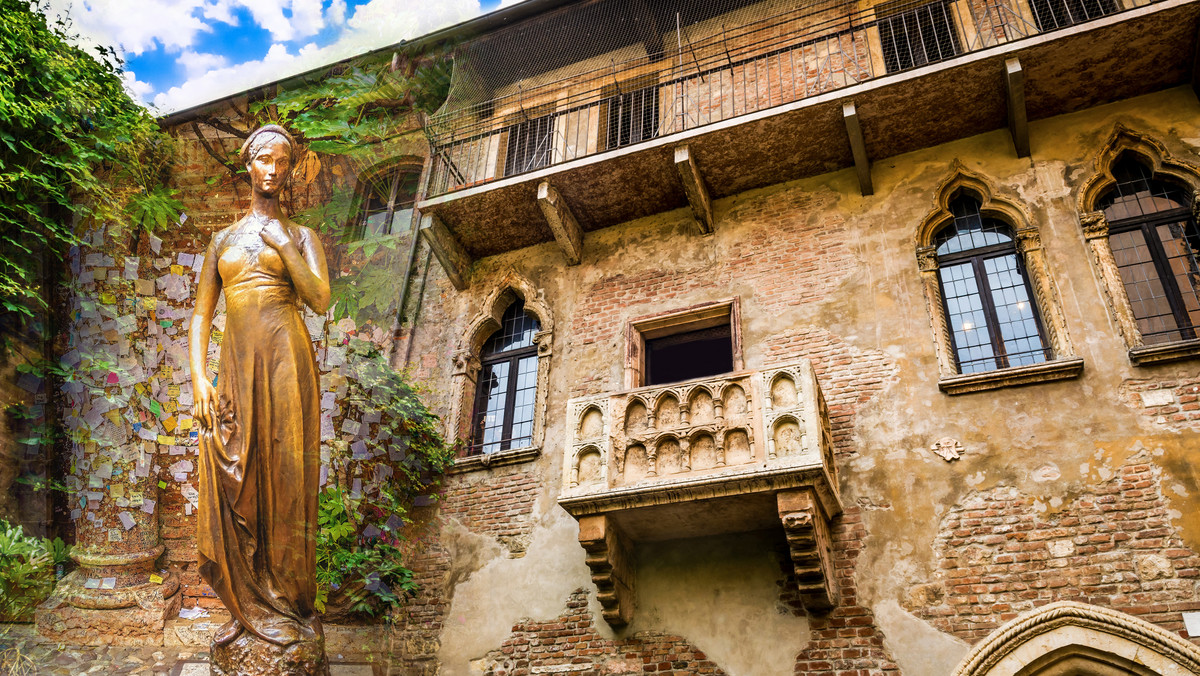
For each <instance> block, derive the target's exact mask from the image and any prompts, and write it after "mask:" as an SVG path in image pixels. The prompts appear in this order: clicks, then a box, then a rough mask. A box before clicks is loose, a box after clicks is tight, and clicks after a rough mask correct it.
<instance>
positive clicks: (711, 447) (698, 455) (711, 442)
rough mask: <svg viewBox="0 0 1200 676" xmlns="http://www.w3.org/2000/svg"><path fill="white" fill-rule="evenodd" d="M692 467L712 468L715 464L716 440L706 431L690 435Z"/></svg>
mask: <svg viewBox="0 0 1200 676" xmlns="http://www.w3.org/2000/svg"><path fill="white" fill-rule="evenodd" d="M691 452H692V469H712V468H713V467H716V466H717V460H718V458H717V442H716V440H715V439H713V436H712V435H711V434H708V433H702V434H697V435H696V436H694V437H692V444H691Z"/></svg>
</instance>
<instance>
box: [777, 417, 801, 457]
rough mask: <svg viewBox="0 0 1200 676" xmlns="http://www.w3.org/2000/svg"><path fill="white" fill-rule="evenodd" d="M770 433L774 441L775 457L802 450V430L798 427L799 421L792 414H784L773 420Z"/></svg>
mask: <svg viewBox="0 0 1200 676" xmlns="http://www.w3.org/2000/svg"><path fill="white" fill-rule="evenodd" d="M771 435H772V439H773V440H774V442H775V455H776V457H780V458H784V457H787V456H792V455H800V454H801V453H802V452H804V432H803V430H802V429H801V428H800V422H799V421H798V420H796V419H795V418H793V417H792V416H790V415H789V416H784V417H782V418H780V419H779V420H777V421H775V427H774V429H773V430H772V432H771Z"/></svg>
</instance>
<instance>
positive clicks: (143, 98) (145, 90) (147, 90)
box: [121, 70, 154, 104]
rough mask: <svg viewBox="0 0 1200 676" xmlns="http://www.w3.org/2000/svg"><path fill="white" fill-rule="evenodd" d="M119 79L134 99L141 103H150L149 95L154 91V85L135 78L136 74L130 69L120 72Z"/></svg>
mask: <svg viewBox="0 0 1200 676" xmlns="http://www.w3.org/2000/svg"><path fill="white" fill-rule="evenodd" d="M121 81H122V82H123V83H124V85H125V91H127V92H129V95H130V96H132V97H133V99H134V100H135V101H138V102H140V103H142V104H149V103H150V95H151V94H153V93H154V87H153V86H151V85H150V83H148V82H142V81H141V80H139V79H137V75H136V74H134V72H133V71H132V70H127V71H125V72H123V73H121Z"/></svg>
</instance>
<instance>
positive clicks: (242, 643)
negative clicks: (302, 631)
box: [209, 631, 329, 676]
mask: <svg viewBox="0 0 1200 676" xmlns="http://www.w3.org/2000/svg"><path fill="white" fill-rule="evenodd" d="M209 656H210V659H211V661H212V676H329V661H328V660H327V659H326V658H325V637H324V636H321V637H320V638H317V639H314V640H308V641H298V642H296V643H293V644H291V645H289V646H279V645H275V644H274V643H271V642H269V641H264V640H262V639H261V638H259V637H257V636H255V635H254V634H251V633H250V632H248V631H243V632H242V633H241V634H240V635H239V636H238V637H237V638H236V639H234V640H233V641H231V642H229V643H226V644H224V645H217V644H216V643H213V646H212V650H211V651H210V653H209Z"/></svg>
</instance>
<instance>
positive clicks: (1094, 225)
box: [1079, 211, 1108, 239]
mask: <svg viewBox="0 0 1200 676" xmlns="http://www.w3.org/2000/svg"><path fill="white" fill-rule="evenodd" d="M1079 223H1080V225H1081V226H1082V227H1083V238H1084V239H1098V238H1100V237H1108V219H1106V218H1105V217H1104V213H1103V212H1100V211H1092V212H1089V213H1086V214H1084V215H1082V216H1080V217H1079Z"/></svg>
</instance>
